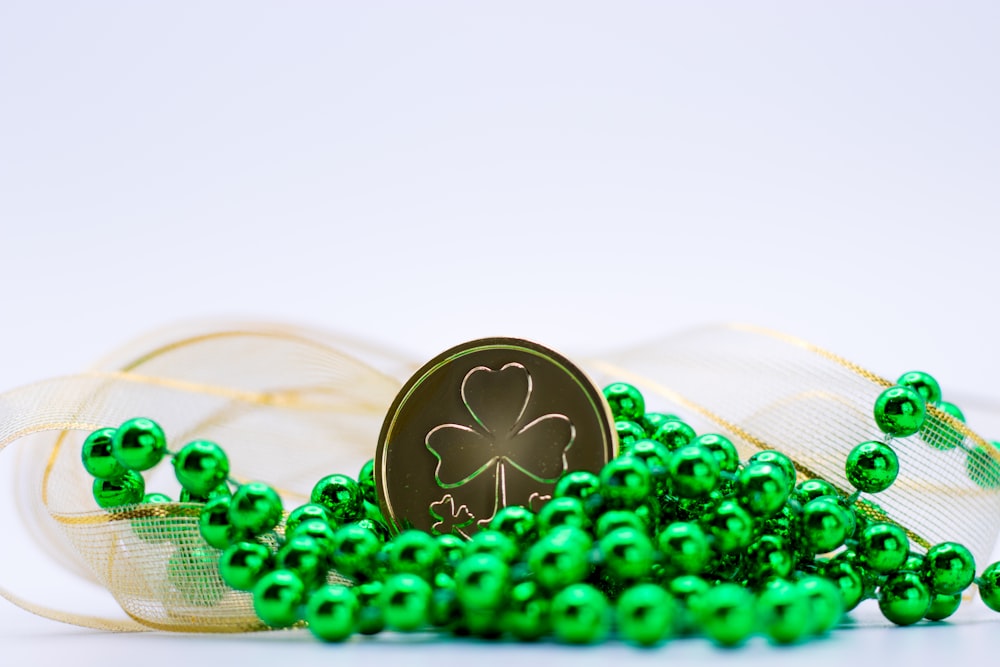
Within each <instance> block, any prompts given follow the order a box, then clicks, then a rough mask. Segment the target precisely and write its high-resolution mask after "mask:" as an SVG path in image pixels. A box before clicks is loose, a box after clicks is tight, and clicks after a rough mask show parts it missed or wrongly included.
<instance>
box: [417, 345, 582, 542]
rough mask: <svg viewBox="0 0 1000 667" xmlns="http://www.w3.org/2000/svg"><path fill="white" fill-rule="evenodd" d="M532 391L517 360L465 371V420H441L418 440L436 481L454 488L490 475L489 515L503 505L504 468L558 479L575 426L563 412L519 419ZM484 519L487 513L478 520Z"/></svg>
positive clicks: (541, 478)
mask: <svg viewBox="0 0 1000 667" xmlns="http://www.w3.org/2000/svg"><path fill="white" fill-rule="evenodd" d="M532 390H533V387H532V379H531V375H530V373H528V370H527V369H526V368H525V367H524V366H523V365H521V364H519V363H508V364H506V365H504V366H503V367H502V368H500V369H499V370H493V369H491V368H488V367H486V366H477V367H475V368H473V369H472V370H470V371H469V372H468V373H466V375H465V377H464V378H463V380H462V389H461V391H462V401H463V403H464V404H465V408H466V410H468V413H469V416H470V417H471V418H472V420H471V423H469V424H468V425H465V424H454V423H450V424H441V425H440V426H437V427H435V428H433V429H431V430H430V431H429V432H428V433H427V436H426V438H425V439H424V444H425V445H426V447H427V449H428V450H429V451H430V452H431V453H432V454H433V455H434V456H435V457H437V460H438V463H437V468H436V469H435V471H434V479H435V481H436V482H437V484H438V486H440V487H441V488H443V489H454V488H457V487H460V486H462V485H464V484H467V483H469V482H471V481H472V480H474V479H476V478H478V477H480V476H482V475H492V476H493V480H494V487H495V489H496V497H495V504H494V510H493V511H494V514H495V513H496V511H497V510H498V509H499V508H501V507H505V506H506V505H507V473H508V469H513V470H515V471H517V472H518V473H520V474H523V475H526V476H527V477H529V478H530V479H532V480H534V481H535V482H537V483H538V484H552V483H554V482H555V481H556V480H558V479H559V476H560V475H562V473H563V472H565V471H566V469H567V467H568V463H567V461H566V452H567V450H569V448H570V447H572V446H573V441H574V439H575V437H576V428H575V427H574V426H573V423H572V422H571V421H570V420H569V418H568V417H567V416H566V415H562V414H556V413H550V414H545V415H542V416H540V417H537V418H536V419H533V420H531V421H530V422H528V423H524V421H525V415H526V414H527V413H528V407H529V404H530V403H531V399H532ZM527 500H528V499H527V498H524V499H520V502H522V503H526V502H527ZM490 518H492V517H490ZM484 522H485V523H488V522H489V518H487V519H483V520H481V521H480V522H479V523H480V524H483V523H484Z"/></svg>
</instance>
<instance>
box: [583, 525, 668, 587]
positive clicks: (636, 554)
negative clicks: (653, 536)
mask: <svg viewBox="0 0 1000 667" xmlns="http://www.w3.org/2000/svg"><path fill="white" fill-rule="evenodd" d="M597 546H598V549H599V551H600V553H601V556H602V558H603V563H604V568H605V570H606V571H607V572H608V574H610V575H611V576H612V577H613V578H615V579H618V580H622V581H635V580H637V579H640V578H642V577H644V576H646V575H647V574H648V573H649V569H650V568H651V567H652V565H653V556H654V551H653V543H652V542H651V541H650V540H649V538H648V537H646V535H645V533H644V532H642V531H638V530H636V529H635V528H619V529H617V530H613V531H611V532H610V533H608V534H607V535H605V536H604V537H603V538H601V541H600V542H598V545H597Z"/></svg>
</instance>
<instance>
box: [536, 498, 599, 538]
mask: <svg viewBox="0 0 1000 667" xmlns="http://www.w3.org/2000/svg"><path fill="white" fill-rule="evenodd" d="M561 526H574V527H576V528H582V529H588V528H590V517H589V516H587V511H586V510H585V509H584V507H583V502H581V501H580V500H579V499H578V498H573V497H572V496H563V497H562V498H553V499H552V500H550V501H549V502H547V503H546V504H545V507H543V508H542V509H541V511H540V512H539V513H538V532H539V533H540V534H542V535H545V534H546V533H549V532H550V531H552V530H553V529H555V528H559V527H561Z"/></svg>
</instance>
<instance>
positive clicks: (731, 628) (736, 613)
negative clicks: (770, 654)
mask: <svg viewBox="0 0 1000 667" xmlns="http://www.w3.org/2000/svg"><path fill="white" fill-rule="evenodd" d="M696 615H697V619H698V623H699V625H700V626H701V629H702V630H703V631H704V633H705V634H706V635H707V636H708V637H709V638H710V639H711V640H712V641H714V642H715V643H716V644H719V645H720V646H726V647H731V646H738V645H740V644H742V643H743V642H745V641H746V640H747V638H748V637H750V635H751V634H753V631H754V626H755V625H756V622H757V617H756V614H755V613H754V597H753V595H752V594H751V593H750V592H748V591H747V590H746V589H745V588H743V587H742V586H738V585H736V584H730V583H721V584H718V585H716V586H714V587H713V588H711V589H710V590H708V591H707V592H705V593H704V594H702V595H701V596H699V598H698V602H697V605H696Z"/></svg>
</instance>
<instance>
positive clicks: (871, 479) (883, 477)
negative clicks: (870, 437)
mask: <svg viewBox="0 0 1000 667" xmlns="http://www.w3.org/2000/svg"><path fill="white" fill-rule="evenodd" d="M844 469H845V471H846V472H847V480H848V481H849V482H850V483H851V484H852V485H853V486H854V488H856V489H857V490H858V491H862V492H864V493H879V492H880V491H885V490H886V489H888V488H889V487H890V486H892V483H893V482H895V481H896V476H897V475H898V474H899V459H898V458H897V457H896V451H895V450H894V449H893V448H892V447H890V446H889V445H887V444H885V443H883V442H875V441H869V442H862V443H861V444H860V445H858V446H856V447H855V448H854V449H852V450H851V453H850V454H848V455H847V462H846V463H845V464H844Z"/></svg>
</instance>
